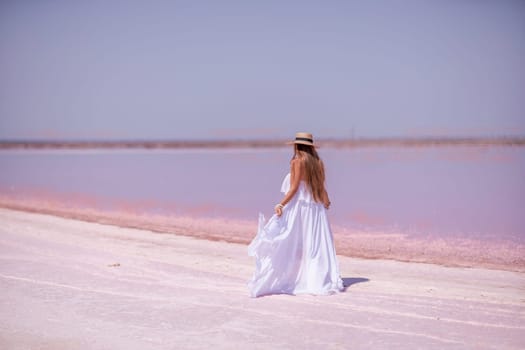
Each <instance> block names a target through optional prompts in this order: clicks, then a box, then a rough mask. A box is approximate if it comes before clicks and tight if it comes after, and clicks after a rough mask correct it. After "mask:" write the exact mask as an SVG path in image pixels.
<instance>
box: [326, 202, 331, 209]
mask: <svg viewBox="0 0 525 350" xmlns="http://www.w3.org/2000/svg"><path fill="white" fill-rule="evenodd" d="M330 204H332V203H330V201H326V202H324V207H325V208H326V209H330Z"/></svg>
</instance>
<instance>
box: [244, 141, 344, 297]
mask: <svg viewBox="0 0 525 350" xmlns="http://www.w3.org/2000/svg"><path fill="white" fill-rule="evenodd" d="M292 144H293V146H294V155H293V157H292V160H291V162H290V173H289V174H288V175H286V177H285V178H284V180H283V183H282V186H281V192H282V193H283V194H284V197H283V199H282V200H281V201H280V202H279V203H278V204H277V205H276V206H275V214H274V215H273V216H272V217H271V218H270V220H268V222H267V223H265V220H264V216H263V215H262V214H259V230H258V233H257V235H256V236H255V238H254V239H253V241H252V242H251V243H250V245H249V246H248V254H249V255H250V256H254V257H255V259H256V262H255V265H256V266H255V273H254V275H253V277H252V279H251V280H250V282H249V283H248V288H249V290H250V294H251V296H252V297H258V296H262V295H268V294H331V293H335V292H339V291H342V290H343V282H342V280H341V278H340V276H339V265H338V262H337V258H336V255H335V247H334V242H333V237H332V231H331V229H330V223H329V222H328V217H327V215H326V209H328V208H329V207H330V200H329V198H328V194H327V192H326V189H325V184H324V182H325V172H324V165H323V162H322V160H321V159H320V158H319V155H318V154H317V151H316V149H315V147H314V143H313V137H312V134H308V133H297V134H296V137H295V141H293V142H292Z"/></svg>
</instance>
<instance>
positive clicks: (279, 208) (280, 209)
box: [273, 203, 284, 216]
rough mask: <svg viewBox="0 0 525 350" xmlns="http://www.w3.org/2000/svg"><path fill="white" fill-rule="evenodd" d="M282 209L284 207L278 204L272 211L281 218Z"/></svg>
mask: <svg viewBox="0 0 525 350" xmlns="http://www.w3.org/2000/svg"><path fill="white" fill-rule="evenodd" d="M283 208H284V205H282V204H281V203H279V204H277V205H276V206H275V207H274V208H273V210H274V211H275V214H277V216H281V215H283Z"/></svg>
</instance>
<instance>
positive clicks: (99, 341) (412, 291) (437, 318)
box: [0, 209, 525, 349]
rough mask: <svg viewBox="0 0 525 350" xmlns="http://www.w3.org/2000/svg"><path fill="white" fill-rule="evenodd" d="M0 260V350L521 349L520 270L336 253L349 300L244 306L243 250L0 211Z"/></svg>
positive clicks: (247, 265) (524, 298)
mask: <svg viewBox="0 0 525 350" xmlns="http://www.w3.org/2000/svg"><path fill="white" fill-rule="evenodd" d="M0 258H1V264H0V291H1V298H0V349H208V348H215V349H270V348H279V349H419V348H420V349H523V348H525V274H523V273H516V272H506V271H497V270H483V269H462V268H447V267H442V266H437V265H429V264H417V263H402V262H395V261H384V260H362V259H351V258H346V257H339V259H340V265H341V273H342V276H343V277H344V278H345V280H346V281H347V282H348V283H353V284H351V285H350V286H349V287H348V288H347V291H346V292H345V293H341V294H337V295H332V296H317V297H316V296H295V297H294V296H285V295H279V296H270V297H263V298H257V299H252V298H249V297H248V293H247V289H246V284H245V283H246V281H247V279H248V278H249V277H250V275H251V273H252V270H253V260H252V259H251V258H249V257H248V256H247V255H246V246H244V245H238V244H230V243H224V242H212V241H205V240H197V239H193V238H189V237H184V236H176V235H170V234H158V233H152V232H149V231H144V230H136V229H126V228H120V227H115V226H108V225H101V224H95V223H86V222H81V221H75V220H69V219H63V218H58V217H53V216H48V215H41V214H30V213H24V212H18V211H12V210H6V209H0ZM113 264H120V265H119V266H111V265H113Z"/></svg>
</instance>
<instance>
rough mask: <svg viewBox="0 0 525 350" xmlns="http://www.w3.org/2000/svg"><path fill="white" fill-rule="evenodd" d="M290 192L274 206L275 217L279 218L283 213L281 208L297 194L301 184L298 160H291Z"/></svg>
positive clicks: (300, 169)
mask: <svg viewBox="0 0 525 350" xmlns="http://www.w3.org/2000/svg"><path fill="white" fill-rule="evenodd" d="M290 168H291V169H290V173H291V174H290V177H291V179H290V190H288V193H286V195H285V196H284V198H283V199H282V200H281V202H279V204H277V205H276V206H275V213H276V214H277V216H281V215H282V213H283V207H284V206H285V205H286V204H287V203H288V202H289V201H290V200H292V198H293V196H295V194H296V193H297V190H298V189H299V184H300V183H301V177H302V175H303V174H302V171H303V169H302V168H303V167H302V163H301V160H300V159H294V160H292V164H291V165H290Z"/></svg>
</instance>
